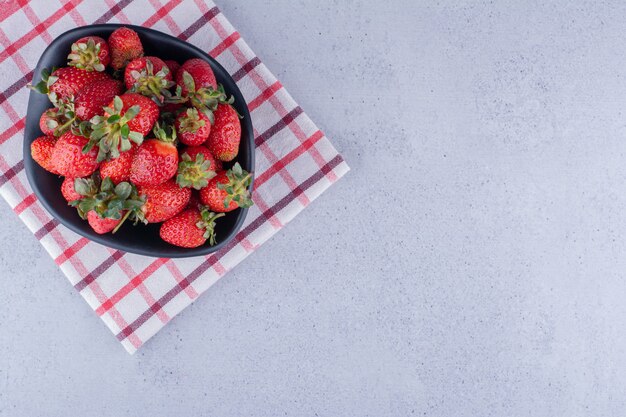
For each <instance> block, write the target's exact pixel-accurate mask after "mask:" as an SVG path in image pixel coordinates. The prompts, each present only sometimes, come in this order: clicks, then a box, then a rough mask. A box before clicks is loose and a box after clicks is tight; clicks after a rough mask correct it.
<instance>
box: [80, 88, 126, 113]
mask: <svg viewBox="0 0 626 417" xmlns="http://www.w3.org/2000/svg"><path fill="white" fill-rule="evenodd" d="M122 91H123V86H122V83H121V82H120V81H117V80H113V79H107V80H102V81H96V82H93V83H91V84H89V85H87V86H85V88H83V89H82V90H80V91H79V92H78V94H76V99H75V100H74V109H75V113H76V116H77V117H78V118H79V119H81V120H91V118H92V117H94V116H97V115H102V114H104V110H103V107H104V106H106V105H108V104H109V103H110V102H111V100H113V99H114V98H115V96H117V95H119V94H122Z"/></svg>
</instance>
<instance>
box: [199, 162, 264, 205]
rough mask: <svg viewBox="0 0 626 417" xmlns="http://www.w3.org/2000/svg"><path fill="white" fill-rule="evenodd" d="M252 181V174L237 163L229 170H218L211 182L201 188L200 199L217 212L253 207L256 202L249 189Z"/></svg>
mask: <svg viewBox="0 0 626 417" xmlns="http://www.w3.org/2000/svg"><path fill="white" fill-rule="evenodd" d="M251 181H252V174H249V173H248V172H246V171H244V170H243V169H242V168H241V165H239V163H236V164H235V165H234V166H233V167H232V168H231V169H229V170H228V171H221V172H218V173H217V175H216V176H215V177H214V178H213V179H211V180H210V181H209V184H208V185H207V186H206V187H205V188H203V189H202V190H200V201H201V202H202V204H204V205H206V206H208V207H209V209H211V210H213V211H217V212H228V211H232V210H235V209H236V208H238V207H243V208H247V207H251V206H252V205H253V204H254V203H253V202H252V198H251V197H250V191H248V187H249V186H250V182H251Z"/></svg>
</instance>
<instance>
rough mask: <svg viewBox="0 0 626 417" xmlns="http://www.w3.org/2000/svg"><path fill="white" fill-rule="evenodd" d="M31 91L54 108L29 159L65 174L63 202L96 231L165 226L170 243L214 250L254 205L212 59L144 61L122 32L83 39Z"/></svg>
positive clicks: (232, 115) (235, 122) (237, 131)
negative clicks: (233, 216)
mask: <svg viewBox="0 0 626 417" xmlns="http://www.w3.org/2000/svg"><path fill="white" fill-rule="evenodd" d="M31 88H33V89H34V90H36V91H38V92H40V93H43V94H47V95H48V98H49V99H50V102H51V103H52V104H53V106H54V107H53V108H51V109H48V110H46V111H45V112H44V113H43V114H42V115H41V118H40V122H39V126H40V128H41V131H42V133H43V135H42V136H41V137H38V138H37V139H35V141H34V142H33V143H32V145H31V155H32V157H33V159H34V160H35V161H37V163H38V164H39V165H41V166H42V167H43V168H44V169H46V170H47V171H49V172H51V173H53V174H56V175H60V176H63V177H65V178H64V180H63V184H62V186H61V190H60V191H61V193H62V195H63V196H64V197H65V199H66V200H67V201H68V204H70V205H71V206H73V207H75V208H76V209H77V211H78V214H79V215H80V216H81V218H83V219H86V220H87V222H88V223H89V225H90V226H91V227H92V228H93V230H94V231H95V232H96V233H100V234H102V233H109V232H113V233H115V231H117V230H118V229H119V228H120V227H121V226H122V224H123V223H124V222H125V221H126V220H129V221H131V222H132V223H134V224H138V223H144V224H147V223H162V224H161V228H160V236H161V238H162V239H163V240H165V241H166V242H168V243H170V244H172V245H176V246H180V247H185V248H194V247H198V246H201V245H203V244H205V243H206V242H208V244H209V245H214V244H215V243H216V236H215V225H216V222H218V221H219V219H220V218H222V217H224V216H225V215H226V214H225V213H228V212H230V211H232V210H235V209H237V208H239V207H250V206H251V205H252V204H253V203H252V200H251V196H250V193H249V191H248V188H249V186H250V182H251V181H252V177H251V174H250V173H248V172H246V171H244V170H243V169H242V168H241V166H240V165H239V163H237V162H235V161H234V160H235V158H236V157H237V154H238V151H239V143H240V141H241V123H240V121H239V119H240V116H239V114H238V113H237V111H236V110H235V108H234V107H233V106H232V104H233V100H234V99H233V98H232V97H230V98H229V97H227V95H226V93H225V91H224V88H223V87H222V86H221V85H218V83H217V81H216V79H215V75H214V74H213V70H212V69H211V66H210V65H209V63H208V62H206V61H204V60H202V59H197V58H194V59H190V60H188V61H186V62H183V63H182V64H179V63H178V62H176V61H171V60H162V59H161V58H158V57H155V56H144V50H143V46H142V44H141V40H140V39H139V36H138V35H137V33H136V32H135V31H133V30H132V29H129V28H126V27H121V28H119V29H117V30H115V31H114V32H113V33H112V34H111V35H110V37H109V39H108V40H105V39H103V38H100V37H98V36H87V37H84V38H81V39H79V40H77V41H76V42H75V43H74V44H72V47H71V50H70V53H69V55H68V66H67V67H62V68H57V69H53V70H52V71H47V70H45V71H43V73H42V81H41V82H40V83H39V84H37V85H36V86H31ZM233 162H234V164H233V165H232V166H231V168H230V169H226V168H225V167H224V166H223V163H225V164H227V165H228V166H230V165H231V164H232V163H233Z"/></svg>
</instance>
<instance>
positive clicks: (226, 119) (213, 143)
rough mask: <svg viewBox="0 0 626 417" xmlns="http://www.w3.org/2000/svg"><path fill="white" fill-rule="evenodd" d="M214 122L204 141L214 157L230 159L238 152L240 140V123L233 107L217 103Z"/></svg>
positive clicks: (222, 159) (224, 159)
mask: <svg viewBox="0 0 626 417" xmlns="http://www.w3.org/2000/svg"><path fill="white" fill-rule="evenodd" d="M213 115H214V117H215V122H214V123H213V126H212V127H211V133H210V134H209V138H208V139H207V141H206V146H207V147H208V148H209V150H210V151H211V153H212V154H213V155H214V156H215V158H217V159H219V160H220V161H232V160H233V159H235V157H236V156H237V154H238V153H239V142H241V123H240V122H239V115H238V114H237V111H236V110H235V108H234V107H232V106H231V105H228V104H219V105H218V106H217V110H215V112H214V113H213Z"/></svg>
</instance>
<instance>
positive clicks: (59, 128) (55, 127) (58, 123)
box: [39, 107, 72, 136]
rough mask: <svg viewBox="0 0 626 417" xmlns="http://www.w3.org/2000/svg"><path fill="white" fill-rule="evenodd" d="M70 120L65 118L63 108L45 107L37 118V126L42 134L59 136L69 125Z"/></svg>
mask: <svg viewBox="0 0 626 417" xmlns="http://www.w3.org/2000/svg"><path fill="white" fill-rule="evenodd" d="M71 124H72V121H71V120H70V119H68V118H67V116H66V113H65V111H64V110H61V109H58V108H56V107H55V108H53V109H47V110H46V111H44V112H43V113H42V114H41V117H40V118H39V128H40V129H41V131H42V132H43V134H44V135H49V136H60V135H62V134H63V133H65V132H66V131H67V130H68V129H69V128H70V126H71Z"/></svg>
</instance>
